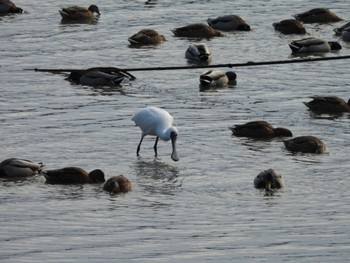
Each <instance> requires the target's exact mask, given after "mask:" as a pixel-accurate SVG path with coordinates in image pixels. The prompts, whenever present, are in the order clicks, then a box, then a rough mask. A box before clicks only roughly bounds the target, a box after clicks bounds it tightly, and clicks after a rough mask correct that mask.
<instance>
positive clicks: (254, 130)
mask: <svg viewBox="0 0 350 263" xmlns="http://www.w3.org/2000/svg"><path fill="white" fill-rule="evenodd" d="M229 129H230V130H231V131H232V134H233V135H235V136H237V137H250V138H255V139H257V138H260V139H264V138H266V139H268V138H274V137H291V136H293V134H292V132H291V131H290V130H288V129H286V128H280V127H278V128H274V127H273V126H272V125H271V124H270V123H268V122H266V121H251V122H247V123H245V124H237V125H234V126H233V127H229Z"/></svg>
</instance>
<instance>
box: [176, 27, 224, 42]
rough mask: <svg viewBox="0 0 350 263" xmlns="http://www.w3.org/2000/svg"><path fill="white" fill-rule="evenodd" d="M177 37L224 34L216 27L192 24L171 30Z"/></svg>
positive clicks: (206, 36) (210, 36) (207, 36)
mask: <svg viewBox="0 0 350 263" xmlns="http://www.w3.org/2000/svg"><path fill="white" fill-rule="evenodd" d="M171 32H173V34H174V35H175V36H176V37H189V38H206V39H210V38H212V37H217V36H222V34H221V33H220V32H219V31H217V30H215V29H214V28H212V27H210V26H208V25H205V24H191V25H188V26H183V27H178V28H174V29H172V30H171Z"/></svg>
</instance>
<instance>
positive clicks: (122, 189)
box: [103, 175, 132, 195]
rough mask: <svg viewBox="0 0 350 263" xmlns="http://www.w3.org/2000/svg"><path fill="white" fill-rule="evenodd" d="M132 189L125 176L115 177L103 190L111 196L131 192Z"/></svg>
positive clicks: (105, 184) (106, 183) (110, 179)
mask: <svg viewBox="0 0 350 263" xmlns="http://www.w3.org/2000/svg"><path fill="white" fill-rule="evenodd" d="M131 188H132V186H131V182H130V181H129V179H128V178H126V177H125V176H123V175H118V176H113V177H111V178H109V179H108V180H107V181H106V182H105V183H104V185H103V190H105V191H107V192H109V193H110V194H111V195H114V194H119V193H126V192H129V191H131Z"/></svg>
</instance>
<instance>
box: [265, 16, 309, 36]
mask: <svg viewBox="0 0 350 263" xmlns="http://www.w3.org/2000/svg"><path fill="white" fill-rule="evenodd" d="M272 25H273V27H274V29H275V30H276V31H278V32H280V33H282V34H285V35H290V34H298V35H304V34H306V29H305V27H304V25H303V23H301V22H300V21H298V20H296V19H285V20H281V21H280V22H276V23H273V24H272Z"/></svg>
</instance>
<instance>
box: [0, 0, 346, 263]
mask: <svg viewBox="0 0 350 263" xmlns="http://www.w3.org/2000/svg"><path fill="white" fill-rule="evenodd" d="M153 2H154V4H152V5H145V3H144V1H141V0H140V1H129V0H128V1H127V0H124V1H111V0H108V1H100V2H98V1H97V2H95V4H97V5H98V6H99V7H100V11H101V13H102V15H101V17H100V19H99V20H98V22H97V23H96V24H91V25H86V24H62V23H60V17H59V14H58V9H59V8H62V7H66V6H69V5H73V4H79V5H82V6H88V5H89V4H91V2H88V1H79V2H76V1H65V2H52V1H50V2H49V1H41V3H40V5H37V2H35V1H24V0H18V1H16V3H17V5H18V6H20V7H22V8H23V9H25V10H27V11H28V12H27V13H26V14H23V15H14V16H2V17H0V24H1V29H2V30H1V32H2V33H1V38H0V55H1V56H0V57H1V59H0V61H1V64H0V90H1V98H0V105H1V108H0V121H1V126H0V129H1V136H2V141H1V146H2V147H1V148H2V151H1V156H0V157H1V159H2V160H3V159H6V158H9V157H22V158H27V159H30V160H33V161H42V162H44V163H45V165H46V169H54V168H60V167H64V166H81V167H83V168H85V169H86V170H92V169H95V168H101V169H103V170H104V171H105V172H106V174H107V177H110V176H113V175H118V174H124V175H125V176H127V177H128V178H129V179H130V180H131V181H132V182H133V191H132V192H130V193H128V194H125V195H120V196H117V197H110V196H109V195H108V194H106V193H105V192H103V191H102V190H101V185H83V186H59V185H47V184H45V180H44V178H43V177H41V176H38V177H34V178H31V179H28V180H23V181H6V180H1V181H0V184H1V185H0V220H1V222H2V224H1V227H0V246H1V251H0V260H1V262H41V261H45V262H115V261H116V260H119V262H128V261H141V262H266V261H269V262H346V261H347V260H348V259H349V258H350V236H349V233H350V227H349V213H350V205H349V203H350V198H349V194H348V193H349V191H348V189H349V187H350V182H349V164H348V163H349V154H350V151H349V147H350V132H349V116H342V117H339V118H330V117H329V116H315V115H312V114H310V113H309V112H308V111H307V110H306V107H305V106H304V105H303V103H302V102H303V101H308V100H309V99H308V97H309V96H312V95H336V96H339V97H342V98H344V99H347V98H349V91H348V89H349V88H348V85H349V81H350V77H349V75H348V73H349V72H348V61H347V60H339V61H323V62H315V63H304V64H285V65H275V66H261V67H249V68H247V67H245V68H244V67H242V68H235V69H234V71H235V72H236V73H237V75H238V83H237V85H236V86H235V87H234V88H225V89H219V90H212V91H207V92H200V91H199V88H198V77H199V74H200V73H201V72H202V71H203V70H201V69H193V70H179V71H144V72H141V71H140V72H133V73H134V74H135V76H136V77H137V80H135V81H133V82H129V83H124V84H123V85H122V86H121V87H118V88H91V87H84V86H79V85H72V84H70V83H69V82H68V81H66V80H65V77H66V75H65V74H50V73H43V72H40V73H39V72H34V71H32V70H24V69H28V68H35V67H37V68H88V67H93V66H116V67H125V68H128V67H130V68H133V67H150V66H176V65H180V66H181V65H186V61H185V58H184V52H185V50H186V48H187V46H188V45H189V43H191V42H193V40H188V39H181V38H175V37H173V36H172V33H171V32H170V29H172V28H175V27H179V26H183V25H187V24H190V23H195V22H205V21H206V19H207V18H208V17H216V16H219V15H223V14H230V13H234V14H239V15H241V16H242V17H243V18H244V19H245V20H246V21H247V22H248V23H249V24H250V25H251V27H252V31H251V32H243V33H227V34H226V36H225V37H223V38H215V39H212V40H210V41H206V40H203V41H202V42H206V43H207V44H208V46H209V48H210V49H211V51H212V53H213V61H212V63H213V64H219V63H244V62H247V61H268V60H284V59H292V57H291V56H290V50H289V47H288V45H287V44H288V42H290V41H291V40H293V39H297V38H299V37H298V36H282V35H279V34H277V33H276V32H275V31H274V30H273V28H272V23H273V22H276V21H279V20H282V19H286V18H291V15H292V14H295V13H299V12H303V11H306V10H308V9H311V8H313V7H316V6H314V4H312V3H311V2H310V3H307V2H305V1H292V2H290V1H259V0H255V1H248V2H247V1H241V0H239V1H234V2H233V1H228V0H227V1H218V0H217V1H214V0H213V1H210V0H207V1H170V0H165V1H153ZM319 6H323V7H328V8H330V9H331V10H332V11H334V12H335V13H337V14H338V15H339V16H341V17H343V18H344V19H348V18H349V13H350V7H349V5H348V3H347V2H346V1H322V3H318V4H317V7H319ZM343 23H344V22H340V23H335V24H326V25H317V24H316V25H306V28H307V31H308V32H309V33H310V35H315V36H319V37H323V38H325V39H329V40H338V39H337V38H336V37H335V36H334V35H333V28H335V27H337V26H340V25H342V24H343ZM145 27H151V28H154V29H156V30H157V31H159V32H160V33H162V34H164V35H165V36H166V37H167V39H168V41H167V42H164V43H162V44H161V45H159V46H157V47H153V48H138V49H137V48H130V47H129V46H128V41H127V38H128V37H129V36H131V35H132V34H134V33H136V32H137V31H138V30H140V29H142V28H145ZM339 41H340V40H339ZM340 42H341V44H342V45H343V49H342V50H341V51H340V52H338V53H335V54H328V55H327V56H338V55H349V53H350V52H349V48H350V46H349V44H346V43H344V42H342V41H340ZM222 70H227V69H225V68H223V69H222ZM146 105H155V106H159V107H164V108H165V109H167V110H168V111H169V112H170V113H171V114H172V115H173V117H174V119H175V121H176V125H177V127H178V129H179V138H178V152H179V155H180V161H179V162H177V163H175V162H173V161H172V160H171V159H170V152H171V147H170V143H169V142H167V143H165V142H159V150H158V153H159V158H158V159H154V156H153V149H152V147H153V142H154V138H152V137H151V138H148V137H146V138H145V140H144V143H143V147H142V149H141V156H140V157H139V158H137V157H136V154H135V151H136V147H137V143H138V141H139V139H140V131H139V129H138V128H137V127H135V126H134V123H133V122H132V121H131V116H132V114H133V113H134V112H135V111H136V110H137V109H139V108H141V107H144V106H146ZM257 119H264V120H267V121H269V122H271V123H272V124H274V125H278V126H284V127H288V128H290V129H291V130H292V131H293V134H294V135H295V136H299V135H309V134H310V135H311V134H312V135H316V136H319V137H320V138H322V139H323V140H324V141H325V143H326V145H327V153H326V154H324V155H322V156H315V155H307V154H305V155H302V154H297V155H291V154H290V153H288V152H287V151H286V150H285V149H284V147H283V143H282V141H281V140H279V139H276V140H273V141H262V142H257V141H252V140H249V139H244V138H236V137H232V136H231V133H230V131H229V130H228V128H227V127H228V126H231V125H233V124H240V123H244V122H247V121H251V120H257ZM270 167H271V168H273V169H275V170H276V171H278V172H279V173H281V174H282V175H283V176H284V178H285V181H286V187H285V189H283V190H281V191H279V192H278V193H276V194H275V195H273V196H265V195H264V192H261V191H258V190H255V189H254V187H253V179H254V177H255V176H256V175H257V174H258V173H259V172H261V171H262V170H264V169H268V168H270Z"/></svg>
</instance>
